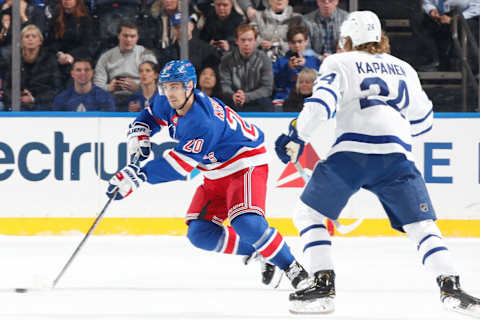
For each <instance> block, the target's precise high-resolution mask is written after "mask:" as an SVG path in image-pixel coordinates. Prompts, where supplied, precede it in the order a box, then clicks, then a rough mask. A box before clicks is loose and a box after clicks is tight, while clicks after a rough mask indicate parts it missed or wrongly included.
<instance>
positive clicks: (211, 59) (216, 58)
mask: <svg viewBox="0 0 480 320" xmlns="http://www.w3.org/2000/svg"><path fill="white" fill-rule="evenodd" d="M171 21H172V26H173V33H174V39H175V40H174V42H173V43H172V44H171V45H170V46H168V47H167V48H165V49H164V50H162V51H161V53H160V55H159V65H160V67H163V66H164V65H165V64H166V63H167V62H169V61H171V60H179V59H180V45H179V42H180V39H181V22H182V13H181V12H177V13H175V14H174V15H173V16H172V19H171ZM194 27H195V25H194V23H193V21H192V20H191V18H190V21H189V23H188V55H189V58H188V60H190V62H191V63H192V64H193V66H194V67H195V71H196V72H197V73H198V74H199V73H200V71H201V70H202V69H203V68H205V67H207V66H216V65H218V63H219V62H220V54H219V53H218V52H217V50H216V49H215V48H214V47H212V46H211V45H209V44H208V43H206V42H205V41H203V40H200V39H199V38H197V37H195V36H193V33H192V32H193V29H194Z"/></svg>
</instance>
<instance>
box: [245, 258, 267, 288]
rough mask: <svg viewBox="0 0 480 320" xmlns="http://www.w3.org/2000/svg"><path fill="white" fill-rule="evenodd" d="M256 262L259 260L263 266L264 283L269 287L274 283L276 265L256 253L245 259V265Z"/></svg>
mask: <svg viewBox="0 0 480 320" xmlns="http://www.w3.org/2000/svg"><path fill="white" fill-rule="evenodd" d="M255 260H258V261H259V262H260V265H261V273H262V283H263V284H265V285H269V284H270V283H271V282H272V279H273V276H274V275H275V265H274V264H272V263H270V262H268V261H267V260H265V259H264V258H263V257H262V256H261V255H260V254H258V253H257V252H256V251H255V252H253V253H252V254H251V255H249V256H245V257H244V258H243V263H244V264H245V265H247V264H249V263H250V262H251V261H255Z"/></svg>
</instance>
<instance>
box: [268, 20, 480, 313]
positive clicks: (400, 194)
mask: <svg viewBox="0 0 480 320" xmlns="http://www.w3.org/2000/svg"><path fill="white" fill-rule="evenodd" d="M340 47H342V48H343V50H344V51H345V52H342V53H338V54H334V55H331V56H329V57H328V58H326V59H325V61H324V62H323V64H322V65H321V67H320V70H319V75H318V78H317V79H316V81H315V83H314V90H313V94H312V96H311V97H309V98H307V99H305V102H304V107H303V110H302V111H301V113H300V114H299V116H298V118H297V119H295V120H293V121H292V122H291V124H290V128H289V133H288V135H286V134H282V135H281V136H280V137H279V138H278V139H277V141H276V143H275V144H276V145H275V149H276V152H277V155H278V156H279V158H280V159H281V160H282V161H283V162H284V163H287V162H288V161H293V162H296V161H297V160H298V157H299V156H300V155H301V153H302V150H303V146H304V143H305V142H308V141H309V140H310V138H311V135H312V132H313V131H314V129H315V128H316V127H318V126H319V125H321V123H322V121H326V120H328V119H331V118H336V132H335V136H336V141H335V142H334V144H333V146H332V148H331V150H330V152H329V154H328V157H327V159H326V160H325V161H324V162H319V163H318V164H317V165H316V167H315V169H314V171H313V173H312V177H311V179H310V180H309V182H308V183H307V185H306V186H305V189H304V190H303V193H302V195H301V197H300V201H299V204H298V206H297V209H296V212H295V215H294V223H295V225H296V227H297V228H298V230H299V232H300V235H301V239H302V242H303V245H304V247H303V248H304V249H303V252H304V260H303V261H304V262H305V265H306V267H307V269H308V270H309V271H311V272H312V273H313V276H314V278H315V282H314V284H313V286H311V287H309V288H306V289H303V290H298V291H296V292H295V293H293V294H291V295H290V302H291V306H290V311H291V312H292V313H329V312H332V311H334V297H335V273H334V267H333V261H332V255H331V239H330V235H329V233H328V231H327V229H326V228H325V226H324V224H323V222H324V221H325V218H329V219H332V220H336V219H337V218H338V216H339V214H340V212H341V211H342V209H343V208H344V206H345V205H346V203H347V201H348V199H349V198H350V197H351V196H352V195H353V194H354V193H356V192H357V191H358V190H359V189H360V188H363V189H366V190H369V191H371V192H373V193H374V194H375V195H376V196H377V197H378V199H379V200H380V202H381V204H382V205H383V207H384V209H385V211H386V214H387V216H388V218H389V220H390V223H391V226H392V227H393V228H394V229H396V230H399V231H401V232H406V234H407V236H408V238H410V239H411V240H412V241H414V242H415V244H416V245H417V248H418V253H419V256H420V259H421V261H422V264H423V265H424V266H425V267H426V269H427V270H429V271H431V272H432V273H433V275H434V276H435V277H436V280H437V283H438V285H439V287H440V300H441V302H442V303H443V304H444V306H445V307H446V308H448V309H451V310H455V311H458V312H461V313H465V314H469V315H473V316H480V300H479V299H477V298H475V297H472V296H470V295H468V294H466V293H465V292H464V291H463V290H462V289H461V288H460V283H459V276H458V273H457V271H456V269H455V267H454V265H453V261H452V258H451V256H450V254H449V251H448V249H447V246H446V245H445V243H444V241H443V239H442V235H441V232H440V230H439V229H438V227H437V226H436V224H435V222H434V221H435V220H436V216H435V212H434V209H433V207H432V204H431V202H430V198H429V195H428V192H427V189H426V186H425V182H424V180H423V178H422V176H421V174H420V172H419V171H418V170H417V168H416V167H415V164H414V162H413V159H412V154H411V150H412V137H415V136H418V135H421V134H423V133H425V132H427V131H429V130H430V129H431V128H432V123H433V112H432V103H431V101H430V100H429V99H428V97H427V96H426V94H425V93H424V91H423V90H422V87H421V85H420V81H419V79H418V76H417V73H416V72H415V70H414V69H413V68H412V67H411V66H410V65H409V64H408V63H406V62H404V61H402V60H400V59H397V58H395V57H393V56H391V55H390V54H389V43H388V38H387V37H386V35H385V34H383V33H382V31H381V25H380V21H379V19H378V17H377V16H376V15H375V14H374V13H373V12H370V11H358V12H353V13H351V14H350V15H349V17H348V19H347V20H346V21H345V22H344V23H343V24H342V26H341V29H340Z"/></svg>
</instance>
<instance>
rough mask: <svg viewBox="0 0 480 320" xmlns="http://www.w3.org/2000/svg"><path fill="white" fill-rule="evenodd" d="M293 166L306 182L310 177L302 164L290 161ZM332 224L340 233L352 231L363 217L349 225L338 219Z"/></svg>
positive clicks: (360, 222)
mask: <svg viewBox="0 0 480 320" xmlns="http://www.w3.org/2000/svg"><path fill="white" fill-rule="evenodd" d="M292 163H293V165H294V166H295V168H296V169H297V171H298V173H299V174H300V176H301V177H302V179H303V180H304V181H305V183H308V180H310V177H309V176H308V175H307V173H306V172H305V170H303V168H302V166H301V165H300V164H299V163H298V162H292ZM331 221H332V222H333V224H334V225H335V228H337V231H338V232H339V233H341V234H347V233H350V232H352V231H353V230H355V229H357V228H358V226H359V225H360V224H362V222H363V218H360V219H357V221H355V222H354V223H352V224H349V225H343V224H341V223H340V222H339V221H338V220H331Z"/></svg>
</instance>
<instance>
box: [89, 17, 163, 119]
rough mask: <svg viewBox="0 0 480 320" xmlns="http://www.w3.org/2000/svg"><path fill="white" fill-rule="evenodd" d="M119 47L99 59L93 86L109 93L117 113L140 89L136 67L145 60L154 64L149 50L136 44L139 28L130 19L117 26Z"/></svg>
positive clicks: (126, 106) (153, 58)
mask: <svg viewBox="0 0 480 320" xmlns="http://www.w3.org/2000/svg"><path fill="white" fill-rule="evenodd" d="M117 33H118V46H116V47H115V48H113V49H110V50H108V51H107V52H105V53H104V54H102V55H101V56H100V59H98V62H97V65H96V66H95V76H94V78H93V83H94V84H95V85H96V86H98V87H100V88H102V89H104V90H107V91H108V92H110V93H112V94H113V96H114V98H115V105H116V106H117V111H127V110H128V101H129V98H130V96H131V95H132V94H133V93H135V92H137V91H138V89H139V88H140V78H139V74H138V67H139V66H140V64H141V63H142V62H144V61H152V62H155V63H156V62H157V59H156V58H155V55H154V54H153V52H152V51H150V50H148V49H146V48H145V47H143V46H140V45H137V41H138V27H137V25H136V24H135V22H134V21H132V20H122V21H121V22H120V23H119V24H118V30H117Z"/></svg>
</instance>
